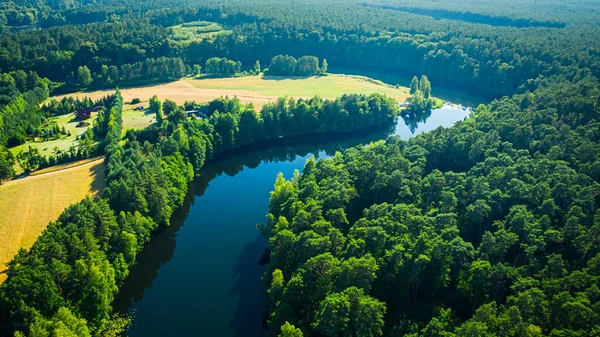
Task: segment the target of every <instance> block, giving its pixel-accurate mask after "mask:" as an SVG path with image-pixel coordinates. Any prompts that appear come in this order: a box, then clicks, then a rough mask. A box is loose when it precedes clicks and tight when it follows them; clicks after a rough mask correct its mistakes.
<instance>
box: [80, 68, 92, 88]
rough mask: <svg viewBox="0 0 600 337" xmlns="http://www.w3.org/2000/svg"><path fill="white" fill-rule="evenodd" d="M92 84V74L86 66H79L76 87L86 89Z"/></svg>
mask: <svg viewBox="0 0 600 337" xmlns="http://www.w3.org/2000/svg"><path fill="white" fill-rule="evenodd" d="M90 84H92V73H91V72H90V69H89V68H88V67H87V66H85V65H84V66H80V67H79V68H77V85H79V87H80V88H87V87H88V86H89V85H90Z"/></svg>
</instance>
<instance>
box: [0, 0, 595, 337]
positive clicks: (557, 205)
mask: <svg viewBox="0 0 600 337" xmlns="http://www.w3.org/2000/svg"><path fill="white" fill-rule="evenodd" d="M599 4H600V3H599V2H598V1H596V0H581V1H578V0H566V1H559V0H537V1H528V2H523V1H510V0H499V1H494V2H488V1H476V0H459V1H450V0H439V1H417V0H406V1H397V0H384V1H372V0H366V1H365V0H361V1H358V0H349V1H342V2H340V1H333V0H323V1H315V0H299V1H274V0H267V1H261V2H259V3H257V2H255V1H249V0H227V1H216V2H215V1H206V0H176V1H168V2H167V1H164V0H151V1H143V2H142V1H134V0H125V1H114V0H101V1H94V2H92V1H83V0H77V1H61V0H52V1H48V0H38V1H30V0H11V1H4V2H1V6H0V33H1V34H0V180H4V179H10V178H13V177H14V176H15V175H16V174H17V172H16V170H15V165H16V164H17V163H19V164H20V166H21V167H22V168H24V170H25V172H26V173H30V172H32V171H35V170H37V169H40V168H44V167H48V166H54V165H56V164H61V163H66V162H71V161H74V160H78V159H82V158H89V157H91V156H93V155H103V156H104V158H105V159H104V166H105V176H104V177H102V179H103V181H104V183H105V185H106V187H105V189H104V190H103V192H102V194H101V196H99V197H98V198H96V199H92V198H86V199H84V200H82V201H81V202H79V203H77V204H74V205H71V206H69V207H68V208H66V209H65V210H64V212H63V213H62V214H61V215H60V216H59V217H58V219H56V221H54V222H52V223H50V224H49V225H48V227H47V229H46V230H45V231H44V232H43V233H42V235H41V236H40V237H39V238H38V239H37V241H36V242H35V244H34V245H33V247H32V248H31V249H29V250H25V249H21V251H19V253H18V254H17V255H16V256H15V257H14V259H13V260H12V261H11V262H10V263H8V265H7V267H8V269H7V270H6V271H5V273H6V276H7V279H6V281H4V282H3V283H2V284H0V335H1V336H15V337H24V336H29V337H50V336H56V337H59V336H65V337H66V336H80V337H85V336H90V337H91V336H94V337H96V336H106V337H109V336H120V335H123V333H124V332H123V331H125V330H126V329H127V327H128V326H129V325H130V323H131V320H132V317H129V316H127V315H122V314H118V313H116V312H115V310H113V301H114V299H115V296H116V294H117V293H118V292H119V290H120V289H121V286H122V285H123V283H124V281H125V280H126V278H127V276H128V275H129V273H130V269H131V267H132V266H133V265H134V264H136V257H137V256H138V255H139V254H140V252H141V251H142V250H143V248H144V246H145V244H147V243H148V242H150V241H151V240H152V238H153V237H154V236H155V235H156V233H158V232H160V231H161V230H164V228H166V227H168V226H169V224H170V221H171V218H172V216H173V214H174V213H175V212H176V211H177V210H178V209H180V207H181V206H182V205H183V204H184V199H185V198H186V195H187V192H188V188H189V184H190V183H191V182H192V181H193V180H194V178H195V177H197V176H198V175H201V169H202V168H203V167H204V166H206V165H207V164H209V163H214V162H217V161H219V160H222V159H223V158H227V157H229V156H233V155H235V154H239V153H242V152H248V151H250V150H251V149H255V148H257V147H262V146H271V145H274V144H281V143H284V142H285V141H288V140H296V141H302V139H308V138H311V137H316V136H317V135H326V134H327V135H342V134H343V135H346V136H348V135H352V134H355V133H358V132H359V131H361V132H363V131H365V132H366V131H375V130H381V129H386V128H390V127H393V126H394V125H395V123H396V121H397V120H398V117H403V118H406V119H407V120H413V122H412V124H411V123H409V122H407V124H411V125H408V126H409V128H411V130H413V131H414V128H416V124H417V121H418V122H421V121H424V120H425V119H426V118H427V117H429V115H430V114H431V110H432V109H435V108H437V107H439V106H440V101H438V100H436V99H435V98H434V97H433V96H434V95H435V92H434V93H432V83H433V84H434V85H436V84H438V83H439V84H443V85H445V86H446V87H449V88H451V89H455V90H460V91H464V92H477V93H482V94H484V95H485V96H486V97H489V98H490V99H489V100H488V101H487V103H486V104H481V105H479V106H478V107H473V109H471V110H470V113H469V116H468V118H466V119H465V120H462V121H459V122H457V123H456V124H455V125H454V126H452V127H448V128H443V127H440V128H437V129H435V130H432V131H429V132H425V133H422V134H419V135H416V136H414V137H412V138H410V139H408V140H407V139H401V138H400V137H398V136H397V137H389V138H387V139H381V140H379V141H375V142H371V143H369V144H363V145H360V146H356V147H351V148H347V149H345V150H344V151H339V152H337V153H335V155H333V156H331V157H330V158H320V159H317V158H314V157H311V158H309V159H308V160H307V161H306V163H305V165H304V168H303V169H302V170H301V171H296V173H295V174H294V176H293V177H291V178H289V179H286V178H285V177H284V176H283V174H280V175H279V176H277V177H273V181H274V186H273V189H272V191H271V193H270V199H269V206H268V213H267V215H266V220H265V221H264V222H263V223H262V224H259V225H257V227H258V229H257V232H260V234H261V235H262V237H264V239H265V240H266V241H267V242H268V247H267V249H266V251H265V255H264V257H263V258H264V260H265V261H263V262H264V263H265V264H266V272H265V273H264V275H263V276H262V279H261V282H262V286H263V291H264V298H265V301H264V302H265V303H264V307H263V306H259V307H257V308H255V311H261V312H262V311H266V313H265V326H266V328H267V329H268V332H266V333H267V334H268V335H270V336H273V337H291V336H294V337H302V336H306V337H307V336H311V337H341V336H351V337H375V336H389V337H401V336H410V337H418V336H447V337H451V336H457V337H458V336H473V337H475V336H480V337H488V336H489V337H491V336H520V337H540V336H551V337H587V336H600V82H599V79H600V15H599V14H600V13H599V9H598V8H599V7H598V5H599ZM198 21H202V22H203V25H206V26H211V25H213V24H214V26H215V27H221V28H223V31H224V32H225V33H219V34H205V35H200V36H197V37H195V38H194V39H190V40H185V39H182V38H181V36H177V32H176V28H174V27H175V26H178V25H185V24H186V23H192V22H198ZM261 65H263V66H262V68H261ZM335 67H338V68H344V69H355V70H356V71H357V72H358V71H362V70H369V71H374V72H380V73H383V74H398V75H403V76H408V78H409V79H410V78H412V79H413V80H412V82H410V84H409V83H406V86H409V89H408V90H410V95H411V97H410V101H408V102H407V103H406V104H407V105H406V106H404V107H401V106H399V103H403V102H396V101H395V100H393V99H392V98H390V97H387V96H385V95H381V94H370V95H362V94H351V95H344V96H341V97H338V98H336V99H323V98H321V97H319V96H315V97H313V98H311V99H306V98H290V97H280V98H279V99H277V100H276V101H275V102H272V103H267V104H265V105H264V106H262V108H261V109H256V108H255V107H254V106H253V105H252V104H242V103H241V102H240V100H238V99H237V98H232V97H222V98H219V99H216V100H212V101H210V102H208V103H206V104H201V103H196V102H191V101H190V102H186V103H185V104H183V105H181V104H177V103H176V102H174V101H172V100H170V99H164V100H161V99H159V98H158V96H160V93H158V92H157V93H156V94H157V96H154V97H152V98H151V99H150V101H149V102H148V105H149V113H151V114H153V116H156V123H154V124H152V125H150V126H148V127H146V128H144V129H140V130H127V131H125V130H124V128H123V105H124V103H125V102H124V101H123V94H122V92H121V90H125V88H128V87H133V86H143V85H150V84H155V83H163V82H170V81H176V80H179V79H181V78H186V77H191V78H200V77H239V76H247V75H257V74H260V73H261V72H262V73H263V74H264V75H273V76H277V77H290V78H301V77H307V76H326V74H327V72H329V71H332V69H333V68H335ZM97 89H107V90H111V91H112V90H114V94H111V95H109V96H106V97H103V98H101V99H98V100H91V99H89V98H86V99H83V100H79V99H73V98H62V99H58V100H57V99H51V100H48V98H49V97H51V96H52V95H58V94H67V93H74V92H78V91H86V90H90V91H91V90H97ZM138 102H139V99H138ZM92 107H97V108H98V109H99V111H98V117H97V119H96V120H95V121H94V122H93V125H92V126H91V128H90V129H89V131H87V132H85V133H84V134H83V135H82V136H81V138H80V139H78V142H79V143H78V147H77V149H75V148H73V150H72V151H69V152H64V153H62V154H60V155H57V156H55V157H51V158H46V157H42V156H41V155H39V153H38V152H37V151H35V150H29V151H28V152H22V153H21V154H20V155H18V156H15V155H13V154H12V153H11V152H10V151H9V148H11V147H14V146H17V145H21V144H24V143H26V141H27V140H28V138H31V137H35V136H38V135H40V133H41V132H42V131H43V128H44V125H45V122H46V121H47V120H48V119H49V118H50V117H53V116H60V115H65V114H70V113H74V112H76V111H79V110H80V109H90V108H92ZM190 110H192V111H196V112H198V111H199V112H200V113H201V114H202V116H201V117H198V118H195V117H193V116H192V118H190V113H189V112H190ZM57 132H61V131H60V130H58V131H57ZM15 202H18V201H15ZM250 225H254V224H250ZM217 259H218V258H217ZM190 300H194V301H196V300H197V301H203V299H190ZM202 332H203V327H202V326H198V329H197V331H195V333H197V334H199V335H202Z"/></svg>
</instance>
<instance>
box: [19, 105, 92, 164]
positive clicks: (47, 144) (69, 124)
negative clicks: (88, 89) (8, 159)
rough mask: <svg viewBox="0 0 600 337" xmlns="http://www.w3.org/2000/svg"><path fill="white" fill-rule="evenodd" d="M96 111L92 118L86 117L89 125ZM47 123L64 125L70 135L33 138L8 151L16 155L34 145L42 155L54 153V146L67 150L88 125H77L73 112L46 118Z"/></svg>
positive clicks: (75, 143)
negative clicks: (48, 138) (56, 137)
mask: <svg viewBox="0 0 600 337" xmlns="http://www.w3.org/2000/svg"><path fill="white" fill-rule="evenodd" d="M96 116H97V113H92V118H90V119H88V120H87V122H88V123H90V125H92V124H93V122H94V120H95V119H96ZM48 122H49V123H52V124H54V123H56V124H57V125H58V127H59V128H62V127H63V126H64V127H65V130H66V131H69V132H71V135H70V136H61V137H60V138H59V139H54V140H48V141H41V140H40V139H37V138H36V139H35V140H32V141H28V142H27V143H25V144H21V145H19V146H15V147H12V148H10V151H11V152H12V153H13V154H14V155H17V154H18V153H19V152H21V151H27V149H28V148H29V147H30V146H31V147H35V148H37V149H38V150H39V151H40V154H41V155H43V156H49V155H52V154H54V150H55V148H58V150H60V151H66V150H68V149H69V148H70V147H71V145H75V146H77V140H76V137H77V136H79V135H81V134H82V133H84V132H85V131H86V130H87V129H88V127H79V128H78V127H77V124H78V123H79V120H78V119H76V118H75V116H74V115H73V114H68V115H62V116H58V117H52V118H50V119H49V120H48Z"/></svg>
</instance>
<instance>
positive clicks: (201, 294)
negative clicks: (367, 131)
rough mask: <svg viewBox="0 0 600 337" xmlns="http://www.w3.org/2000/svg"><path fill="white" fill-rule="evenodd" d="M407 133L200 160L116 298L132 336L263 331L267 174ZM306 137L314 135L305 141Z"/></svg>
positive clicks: (439, 114) (449, 112)
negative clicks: (129, 318)
mask: <svg viewBox="0 0 600 337" xmlns="http://www.w3.org/2000/svg"><path fill="white" fill-rule="evenodd" d="M467 114H468V110H463V109H461V108H453V107H450V106H446V107H444V108H442V109H438V110H436V111H433V112H432V114H431V116H429V118H428V119H427V122H418V121H414V120H413V121H408V124H410V125H411V126H412V128H413V129H414V131H415V133H414V134H416V133H421V132H425V131H428V130H431V129H434V128H436V127H438V126H450V125H452V124H454V122H455V121H457V120H462V119H463V118H464V117H466V116H467ZM391 133H395V134H398V135H400V136H401V138H403V139H408V138H409V137H411V136H412V135H413V133H412V132H411V131H410V128H409V127H408V126H407V125H406V123H405V121H404V120H403V119H399V123H398V125H397V127H396V128H395V130H391V132H380V133H375V134H371V135H368V136H364V135H363V136H357V137H354V138H352V139H349V140H344V141H330V142H326V143H325V144H322V142H323V140H318V139H310V140H308V139H307V140H306V142H304V144H303V145H299V146H285V147H276V148H272V149H269V150H258V151H253V152H250V153H246V154H242V155H238V156H235V157H231V158H228V159H226V160H223V161H220V162H218V163H215V164H211V165H207V166H205V167H204V168H203V169H202V172H201V175H200V177H198V178H197V179H195V180H194V182H193V183H192V184H191V186H190V190H189V192H188V195H187V197H186V201H185V203H184V206H183V207H182V208H181V209H180V210H179V211H178V212H177V213H176V214H175V215H174V217H173V219H172V221H171V226H170V227H168V228H166V229H165V230H163V231H161V232H159V233H158V234H157V235H156V237H155V238H153V239H152V241H151V242H149V243H148V245H147V246H146V247H145V248H144V250H143V251H142V252H141V253H140V254H139V256H138V258H137V264H136V265H134V266H133V268H132V270H131V273H130V276H129V277H128V279H127V280H126V282H125V284H124V285H123V287H122V289H121V292H120V293H119V295H118V296H117V298H116V299H115V302H114V306H115V308H116V310H118V311H120V312H130V313H133V316H134V320H133V324H132V327H131V328H130V329H129V331H128V336H130V337H142V336H144V337H148V336H157V337H158V336H161V337H162V336H178V337H182V336H211V337H212V336H214V337H221V336H223V337H233V336H235V337H238V336H240V337H241V336H245V337H246V336H251V337H252V336H257V337H260V336H265V335H266V331H265V330H263V328H262V319H263V314H264V302H263V295H264V289H263V288H262V286H261V276H262V274H263V272H264V270H265V267H261V266H259V264H258V262H259V260H260V257H261V254H262V253H263V251H264V249H265V247H266V241H265V240H264V239H263V238H262V237H260V235H259V233H258V230H257V229H256V227H255V225H256V224H257V223H261V222H263V221H264V220H265V214H266V212H267V208H268V203H269V192H270V191H271V190H272V188H273V184H274V182H275V177H276V176H277V174H278V173H279V172H283V174H284V176H285V177H286V178H290V177H291V176H292V175H293V172H294V170H296V169H298V170H302V168H303V166H304V163H305V161H306V159H307V158H308V157H310V156H311V155H315V156H317V157H326V156H331V155H333V154H334V153H335V151H338V150H339V151H341V150H343V149H345V148H347V147H350V146H355V145H358V144H365V143H368V142H370V141H375V140H378V139H383V138H385V137H386V136H387V135H389V134H391ZM311 143H312V144H311Z"/></svg>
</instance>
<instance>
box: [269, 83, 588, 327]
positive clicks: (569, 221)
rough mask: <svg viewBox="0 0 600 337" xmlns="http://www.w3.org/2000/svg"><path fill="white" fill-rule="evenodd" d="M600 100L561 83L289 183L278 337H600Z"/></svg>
mask: <svg viewBox="0 0 600 337" xmlns="http://www.w3.org/2000/svg"><path fill="white" fill-rule="evenodd" d="M422 89H423V88H421V89H419V90H422ZM598 97H600V84H599V83H598V81H597V80H596V79H595V78H591V77H590V78H587V79H585V80H582V81H580V82H578V83H573V84H570V83H564V82H560V81H559V82H556V81H553V80H549V81H547V82H546V83H545V84H544V85H543V86H540V88H539V89H537V90H536V91H534V92H528V93H525V94H523V95H515V96H513V97H511V98H508V97H505V98H504V99H502V100H500V101H494V102H492V103H491V104H490V105H487V106H484V105H481V106H479V107H478V108H477V109H476V110H475V111H474V112H473V115H472V116H471V118H469V119H467V120H465V121H462V122H459V123H457V124H456V125H455V126H454V127H452V128H448V129H444V128H439V129H436V130H435V131H432V132H429V133H425V134H422V135H419V136H416V137H414V138H412V139H410V140H409V141H402V140H400V139H399V138H394V137H393V138H390V139H388V140H386V141H379V142H375V143H371V144H370V145H367V146H359V147H356V148H350V149H347V150H346V151H344V152H343V153H337V154H336V155H334V156H333V157H332V158H328V159H320V160H318V161H316V160H315V159H314V158H311V159H310V160H308V161H307V163H306V165H305V167H304V169H303V171H302V173H301V174H300V173H298V172H297V173H296V174H295V175H294V177H293V178H292V179H291V180H285V179H284V178H283V177H282V176H279V177H278V178H277V180H276V182H275V186H274V190H273V191H272V192H271V198H270V206H269V213H268V215H267V223H266V224H264V225H261V226H260V229H261V232H262V233H263V235H264V236H265V237H266V238H268V240H269V251H270V262H269V268H268V271H267V273H266V275H265V277H264V279H263V280H264V284H265V287H266V288H267V294H268V301H269V312H270V317H269V324H270V325H269V328H270V331H271V334H272V335H273V336H277V335H278V334H279V333H280V331H281V333H284V332H283V330H282V329H280V327H282V326H286V325H284V324H287V325H289V324H291V325H293V326H295V328H297V329H300V330H301V332H302V333H303V335H304V336H332V337H333V336H595V335H597V334H598V333H599V332H600V310H599V309H600V296H599V294H600V291H599V289H600V269H599V267H600V235H599V234H600V202H599V200H598V191H599V190H600V170H599V168H600V150H599V149H600V132H599V130H600V109H599V104H598V103H599V101H598ZM286 322H287V323H286Z"/></svg>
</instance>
